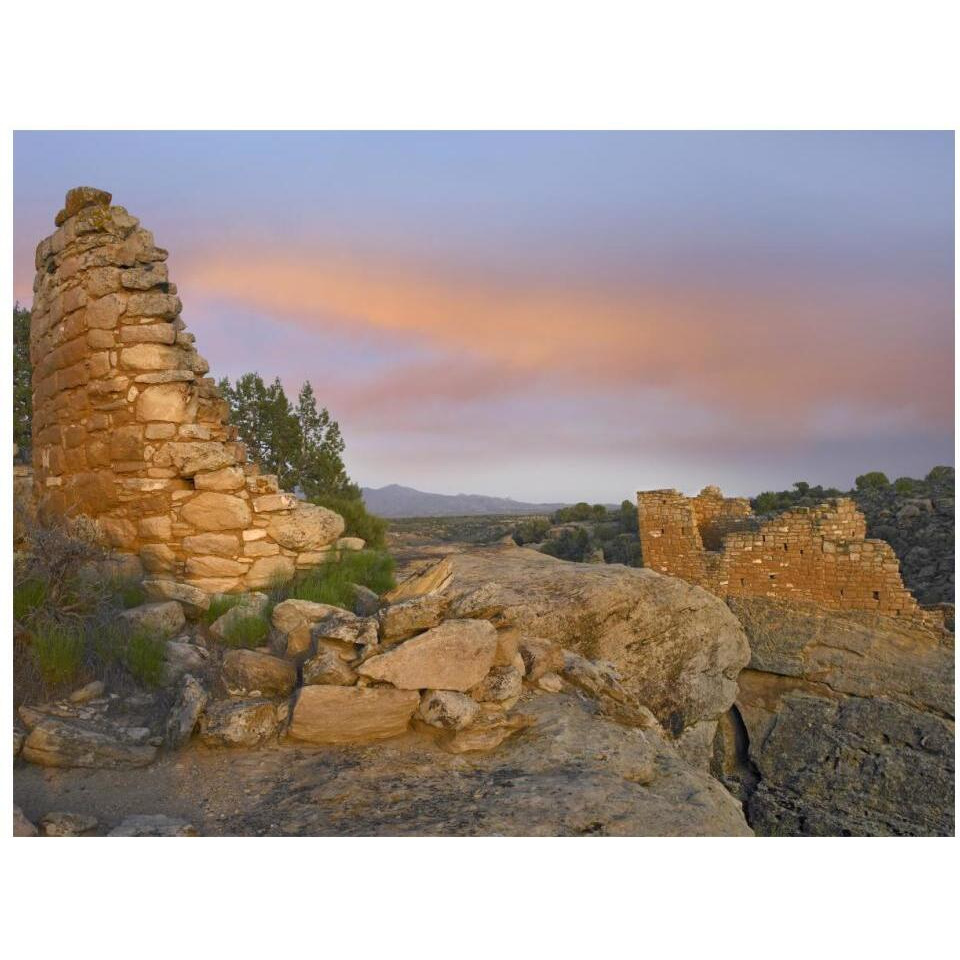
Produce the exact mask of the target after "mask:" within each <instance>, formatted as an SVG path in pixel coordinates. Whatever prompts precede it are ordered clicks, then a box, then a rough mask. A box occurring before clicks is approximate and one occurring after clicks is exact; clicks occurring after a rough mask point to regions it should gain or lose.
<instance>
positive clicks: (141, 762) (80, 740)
mask: <svg viewBox="0 0 960 960" xmlns="http://www.w3.org/2000/svg"><path fill="white" fill-rule="evenodd" d="M24 715H25V714H24V711H23V710H21V717H23V716H24ZM32 719H33V721H34V723H33V726H32V729H31V730H30V733H29V734H28V735H27V739H26V740H25V741H24V744H23V750H22V751H21V753H22V756H23V759H24V760H26V761H28V762H29V763H36V764H39V765H40V766H44V767H93V768H97V767H104V768H110V769H120V768H125V767H145V766H147V765H148V764H151V763H153V761H154V759H155V758H156V755H157V748H156V747H155V746H153V745H151V744H145V743H131V742H129V741H127V740H124V739H121V737H120V736H118V735H111V734H110V733H107V732H104V731H103V730H98V729H95V728H94V727H92V726H90V725H87V724H85V723H83V722H80V721H75V720H67V719H64V718H60V717H54V716H39V717H34V718H32Z"/></svg>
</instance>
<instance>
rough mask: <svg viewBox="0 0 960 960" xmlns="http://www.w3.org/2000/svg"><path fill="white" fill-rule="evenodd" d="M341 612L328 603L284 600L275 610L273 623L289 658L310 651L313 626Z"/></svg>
mask: <svg viewBox="0 0 960 960" xmlns="http://www.w3.org/2000/svg"><path fill="white" fill-rule="evenodd" d="M338 611H339V607H333V606H331V605H330V604H328V603H313V602H312V601H310V600H284V601H283V602H282V603H278V604H277V605H276V606H275V607H274V608H273V616H272V618H271V622H272V623H273V628H274V630H276V631H277V634H278V636H279V638H280V641H281V649H282V651H283V653H284V655H285V656H287V657H299V656H301V655H303V654H305V653H307V652H309V650H310V646H311V637H310V630H311V628H312V626H313V624H315V623H317V622H318V621H319V620H322V619H323V618H324V617H326V616H328V615H330V614H331V613H335V612H338Z"/></svg>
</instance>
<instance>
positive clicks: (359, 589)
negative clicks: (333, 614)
mask: <svg viewBox="0 0 960 960" xmlns="http://www.w3.org/2000/svg"><path fill="white" fill-rule="evenodd" d="M350 586H351V587H353V612H354V613H355V614H356V615H357V616H358V617H375V616H376V615H377V611H378V610H379V609H380V598H379V597H378V596H377V595H376V594H375V593H374V592H373V591H372V590H371V589H370V588H369V587H365V586H363V584H360V583H351V584H350Z"/></svg>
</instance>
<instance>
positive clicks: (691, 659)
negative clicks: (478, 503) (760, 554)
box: [408, 545, 750, 737]
mask: <svg viewBox="0 0 960 960" xmlns="http://www.w3.org/2000/svg"><path fill="white" fill-rule="evenodd" d="M449 562H450V564H451V569H452V576H453V578H452V581H451V584H450V586H449V587H448V588H447V592H448V593H449V595H450V597H451V605H450V610H451V615H459V616H468V615H474V616H476V615H479V614H480V613H481V612H482V614H483V615H484V616H489V617H490V618H492V621H493V623H494V624H495V626H497V627H498V628H499V633H501V634H502V633H504V632H506V631H508V630H510V629H512V630H515V631H517V632H518V633H519V634H522V635H523V636H524V637H529V638H538V637H539V638H545V639H548V640H553V641H555V642H556V643H558V644H560V645H562V646H564V647H568V648H569V649H571V650H574V651H577V652H579V653H581V654H583V655H584V656H585V657H588V658H589V659H591V660H603V661H610V662H611V663H612V664H614V666H615V667H616V669H617V671H618V673H619V675H620V678H621V682H622V684H623V687H624V689H625V690H626V691H627V692H628V693H629V694H630V695H631V696H633V697H634V698H636V700H637V701H639V702H640V703H641V704H644V705H645V706H647V707H649V708H650V709H651V710H652V711H653V713H654V714H655V715H656V717H657V719H658V720H659V721H660V723H661V724H662V725H663V726H664V727H665V728H666V729H667V730H668V731H669V732H670V733H671V734H672V735H673V736H675V737H680V736H682V735H684V734H685V733H687V732H689V731H690V730H691V729H692V728H694V727H697V726H698V725H699V724H706V725H707V727H708V728H709V733H710V736H711V737H712V731H713V729H714V727H715V724H716V722H717V719H718V718H719V717H720V716H721V715H722V714H723V713H725V712H726V710H727V709H728V708H729V706H730V704H732V703H733V701H734V698H735V697H736V694H737V675H738V674H739V673H740V670H741V668H743V667H744V666H746V664H747V661H748V660H749V658H750V651H749V648H748V646H747V641H746V637H745V636H744V633H743V630H742V629H741V627H740V624H739V623H738V622H737V619H736V617H734V616H733V614H732V613H731V612H730V610H729V608H728V607H727V606H726V605H725V604H724V603H723V602H722V601H721V600H718V599H717V598H716V597H714V596H712V595H711V594H709V593H707V592H706V591H705V590H702V589H700V588H699V587H695V586H693V585H691V584H689V583H686V582H684V581H682V580H678V579H675V578H673V577H664V576H661V575H660V574H658V573H654V572H653V571H652V570H640V569H636V568H631V567H620V566H614V565H598V564H578V563H567V562H564V561H562V560H556V559H554V558H553V557H548V556H545V555H544V554H541V553H537V552H536V551H534V550H526V549H523V548H520V547H514V546H508V545H498V546H495V547H490V548H485V549H483V550H475V551H471V552H469V553H462V554H455V555H453V556H451V557H450V558H449ZM408 642H409V641H408ZM526 650H527V653H524V659H525V661H526V660H527V659H529V660H530V665H531V667H533V668H534V671H535V672H534V674H533V675H532V678H533V679H536V678H537V677H538V676H541V675H542V674H543V673H547V672H557V671H559V670H561V669H562V668H563V660H562V658H557V657H556V656H555V655H551V654H550V653H549V652H544V653H543V656H542V658H541V662H540V664H539V668H537V667H534V659H535V651H534V650H533V648H532V647H531V646H530V645H529V644H528V645H527V647H526ZM551 656H553V657H554V659H551Z"/></svg>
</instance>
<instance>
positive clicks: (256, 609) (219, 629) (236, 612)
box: [208, 593, 270, 643]
mask: <svg viewBox="0 0 960 960" xmlns="http://www.w3.org/2000/svg"><path fill="white" fill-rule="evenodd" d="M269 605H270V598H269V597H268V596H267V595H266V594H265V593H245V594H243V595H241V597H240V600H239V602H238V603H237V604H236V605H235V606H232V607H231V608H230V609H229V610H227V612H226V613H224V614H223V615H222V616H220V617H217V619H216V620H214V621H213V623H211V624H210V626H209V627H208V630H209V632H210V636H212V637H213V638H214V639H216V640H219V641H220V642H221V643H223V642H224V640H225V639H226V638H227V636H228V634H229V633H230V630H231V629H232V628H233V627H235V626H236V625H237V624H238V623H240V622H241V621H243V620H247V619H249V618H250V617H260V616H262V615H263V614H264V612H265V611H266V609H267V607H268V606H269Z"/></svg>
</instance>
